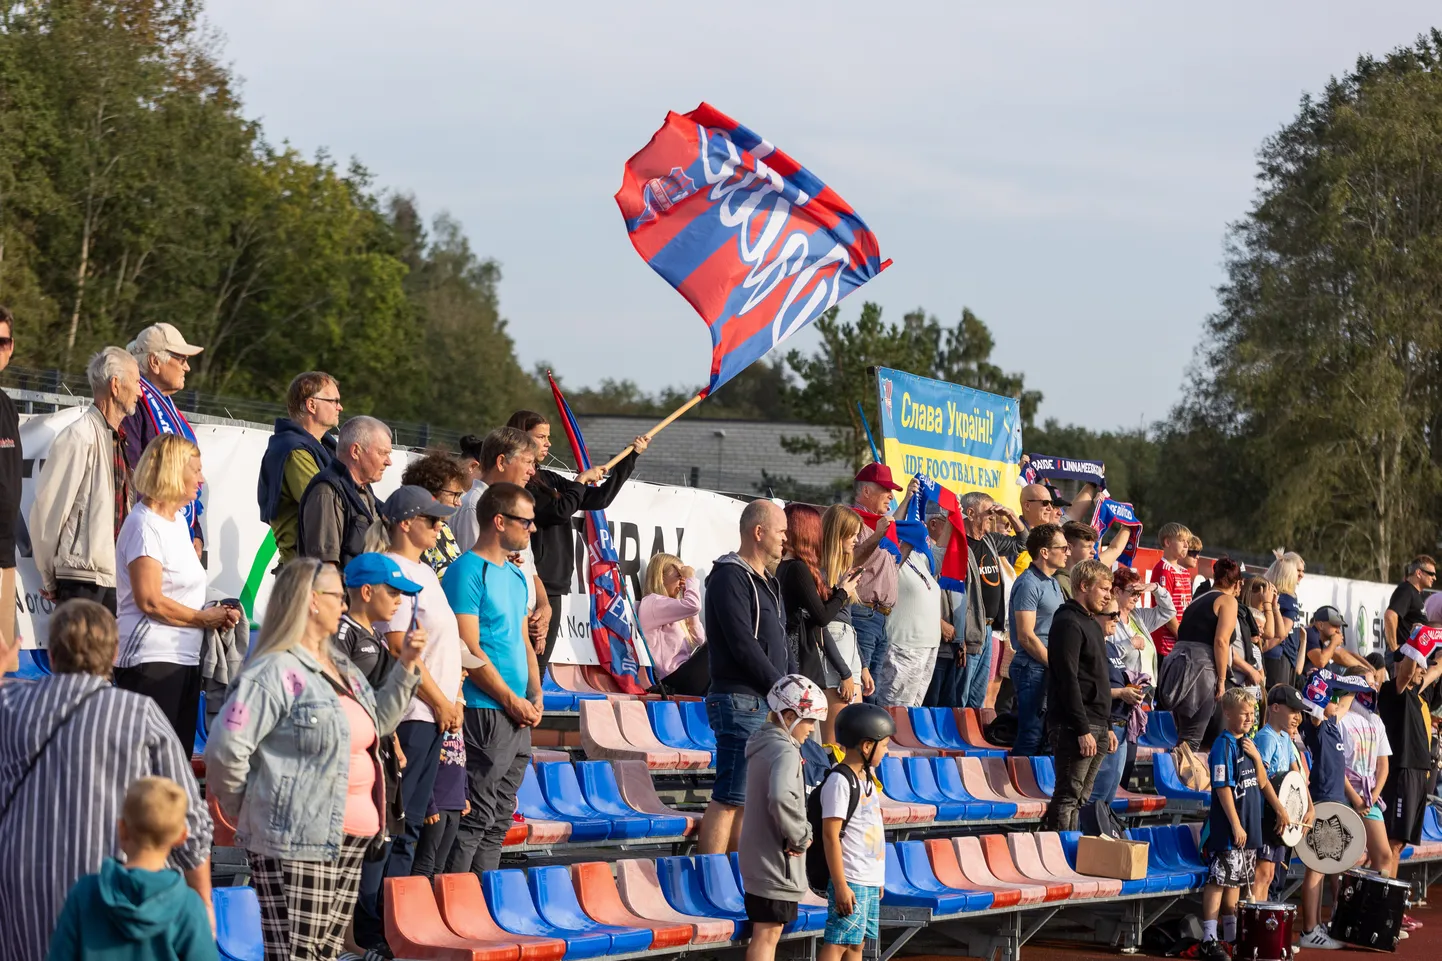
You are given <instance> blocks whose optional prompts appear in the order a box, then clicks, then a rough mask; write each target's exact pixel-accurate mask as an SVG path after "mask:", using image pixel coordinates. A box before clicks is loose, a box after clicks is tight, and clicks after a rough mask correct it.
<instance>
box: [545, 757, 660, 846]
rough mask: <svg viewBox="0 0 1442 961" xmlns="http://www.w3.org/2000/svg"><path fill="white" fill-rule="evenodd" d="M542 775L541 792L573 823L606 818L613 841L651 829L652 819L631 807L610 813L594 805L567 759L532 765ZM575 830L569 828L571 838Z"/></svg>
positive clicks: (644, 832) (554, 809) (556, 810)
mask: <svg viewBox="0 0 1442 961" xmlns="http://www.w3.org/2000/svg"><path fill="white" fill-rule="evenodd" d="M532 766H533V767H535V769H536V771H537V774H538V775H539V776H540V779H541V793H542V794H544V795H545V797H546V803H548V804H549V805H550V806H551V809H552V810H553V811H555V812H556V813H558V814H560V815H561V816H562V817H563V818H566V819H568V820H570V821H571V823H573V824H574V823H575V822H576V821H577V820H580V821H592V820H596V821H606V822H608V823H609V826H608V834H607V837H608V838H610V839H611V840H613V841H619V840H622V839H623V838H644V837H646V836H647V835H649V834H650V833H651V819H650V818H648V817H644V816H642V815H640V814H637V813H635V812H634V811H633V812H632V813H631V814H630V815H620V816H612V815H609V814H603V813H602V812H600V811H598V810H596V809H595V808H593V807H592V806H591V805H590V804H589V803H588V802H587V801H586V797H585V795H584V794H582V793H581V784H580V782H579V781H577V780H576V769H575V768H573V767H571V762H570V761H551V762H549V763H546V764H536V765H532ZM575 839H576V832H575V830H574V829H573V830H572V831H571V840H573V841H574V840H575Z"/></svg>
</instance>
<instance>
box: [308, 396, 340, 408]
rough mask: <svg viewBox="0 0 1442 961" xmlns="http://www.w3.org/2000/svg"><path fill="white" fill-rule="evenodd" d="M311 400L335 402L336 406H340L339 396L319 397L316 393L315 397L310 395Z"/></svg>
mask: <svg viewBox="0 0 1442 961" xmlns="http://www.w3.org/2000/svg"><path fill="white" fill-rule="evenodd" d="M311 400H321V401H325V402H326V403H327V404H335V405H336V406H337V407H339V406H340V398H339V397H321V396H319V395H316V396H315V397H312V398H311Z"/></svg>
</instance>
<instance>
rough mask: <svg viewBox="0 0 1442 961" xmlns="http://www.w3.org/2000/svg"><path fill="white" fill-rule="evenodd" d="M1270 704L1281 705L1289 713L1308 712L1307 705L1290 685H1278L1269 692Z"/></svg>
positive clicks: (1268, 701) (1268, 699) (1268, 700)
mask: <svg viewBox="0 0 1442 961" xmlns="http://www.w3.org/2000/svg"><path fill="white" fill-rule="evenodd" d="M1267 703H1268V704H1280V705H1282V706H1283V707H1285V708H1286V709H1287V710H1289V711H1302V710H1306V707H1307V703H1306V702H1305V701H1303V700H1302V695H1300V694H1298V693H1297V689H1296V688H1295V687H1292V686H1291V685H1290V684H1278V685H1276V686H1274V687H1273V688H1272V689H1271V690H1270V691H1268V692H1267Z"/></svg>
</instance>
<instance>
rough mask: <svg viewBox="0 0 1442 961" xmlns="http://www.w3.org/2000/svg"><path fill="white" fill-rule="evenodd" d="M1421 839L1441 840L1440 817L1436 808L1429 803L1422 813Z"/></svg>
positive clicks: (1436, 841) (1441, 821) (1441, 822)
mask: <svg viewBox="0 0 1442 961" xmlns="http://www.w3.org/2000/svg"><path fill="white" fill-rule="evenodd" d="M1422 840H1424V841H1431V842H1433V843H1439V842H1442V817H1439V816H1438V813H1437V808H1435V807H1433V806H1432V805H1430V804H1429V805H1427V809H1426V811H1425V813H1424V814H1423V815H1422Z"/></svg>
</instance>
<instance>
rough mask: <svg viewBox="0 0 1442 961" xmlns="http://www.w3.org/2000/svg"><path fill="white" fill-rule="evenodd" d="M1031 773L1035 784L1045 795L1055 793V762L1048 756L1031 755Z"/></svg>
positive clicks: (1048, 795)
mask: <svg viewBox="0 0 1442 961" xmlns="http://www.w3.org/2000/svg"><path fill="white" fill-rule="evenodd" d="M1028 760H1030V761H1031V773H1032V776H1033V777H1035V778H1036V786H1037V787H1038V788H1040V789H1041V792H1042V793H1043V794H1045V795H1046V796H1047V797H1051V796H1052V795H1053V794H1055V793H1056V764H1055V763H1053V762H1052V759H1051V758H1049V757H1031V758H1028Z"/></svg>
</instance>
